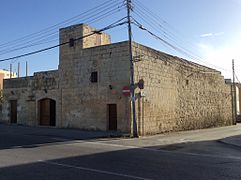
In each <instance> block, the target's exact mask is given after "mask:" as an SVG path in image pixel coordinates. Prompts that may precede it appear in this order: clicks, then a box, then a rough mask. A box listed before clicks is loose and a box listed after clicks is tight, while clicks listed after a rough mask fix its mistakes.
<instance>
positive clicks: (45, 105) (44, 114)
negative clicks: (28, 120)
mask: <svg viewBox="0 0 241 180" xmlns="http://www.w3.org/2000/svg"><path fill="white" fill-rule="evenodd" d="M39 124H40V125H43V126H55V125H56V102H55V100H53V99H49V98H45V99H41V100H39Z"/></svg>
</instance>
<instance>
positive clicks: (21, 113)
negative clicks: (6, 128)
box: [2, 71, 61, 127]
mask: <svg viewBox="0 0 241 180" xmlns="http://www.w3.org/2000/svg"><path fill="white" fill-rule="evenodd" d="M58 86H59V78H58V71H46V72H38V73H35V74H34V76H31V77H25V78H15V79H6V80H4V94H3V95H4V105H3V111H2V112H3V117H2V121H3V122H8V123H9V122H10V101H11V100H17V123H18V124H23V125H31V126H37V125H39V100H41V99H44V98H50V99H53V100H55V101H56V120H57V122H56V124H57V126H59V127H60V120H61V113H60V110H61V107H60V105H61V101H60V98H59V96H60V95H59V94H60V91H59V89H58Z"/></svg>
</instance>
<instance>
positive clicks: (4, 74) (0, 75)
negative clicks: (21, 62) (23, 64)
mask: <svg viewBox="0 0 241 180" xmlns="http://www.w3.org/2000/svg"><path fill="white" fill-rule="evenodd" d="M10 77H11V78H16V77H17V73H15V72H10V71H8V70H6V69H0V90H1V89H3V79H9V78H10Z"/></svg>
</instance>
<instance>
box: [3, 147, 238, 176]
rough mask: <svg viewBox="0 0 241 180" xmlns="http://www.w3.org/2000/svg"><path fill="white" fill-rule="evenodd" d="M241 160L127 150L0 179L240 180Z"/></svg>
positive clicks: (25, 167)
mask: <svg viewBox="0 0 241 180" xmlns="http://www.w3.org/2000/svg"><path fill="white" fill-rule="evenodd" d="M240 167H241V162H240V160H235V159H233V160H230V159H229V160H228V159H225V158H217V157H209V156H195V155H190V154H181V153H170V152H167V151H160V152H159V151H152V150H149V149H136V148H135V149H126V150H116V151H110V152H104V153H95V154H90V155H82V156H75V157H70V158H62V159H54V160H49V161H39V162H35V163H30V164H22V165H16V166H10V167H3V168H0V179H4V180H9V179H16V177H17V179H18V180H21V179H23V180H26V179H29V180H31V179H34V180H38V179H51V180H54V179H58V180H61V179H185V180H186V179H240V178H241V175H240Z"/></svg>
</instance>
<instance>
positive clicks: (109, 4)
mask: <svg viewBox="0 0 241 180" xmlns="http://www.w3.org/2000/svg"><path fill="white" fill-rule="evenodd" d="M112 1H113V0H107V1H105V2H103V3H101V4H99V5H97V6H96V7H94V8H91V9H88V10H87V11H84V12H83V13H80V14H78V15H75V16H73V17H71V18H69V19H66V20H64V21H62V22H59V23H57V24H54V25H52V26H50V27H47V28H44V29H42V30H40V31H38V32H35V33H31V34H29V35H26V36H23V37H21V38H18V39H15V40H11V41H8V42H5V43H2V44H0V48H1V47H2V46H6V45H9V44H13V43H16V42H19V41H21V42H22V41H23V40H26V39H30V38H33V37H36V36H39V35H42V34H43V33H47V32H50V31H52V30H53V29H56V28H59V27H60V26H63V25H65V24H68V23H72V22H73V21H75V20H77V19H79V18H80V17H82V18H83V16H84V17H86V16H91V17H92V16H93V13H97V12H99V10H103V9H105V8H108V9H111V8H113V7H116V6H117V5H121V3H120V2H117V3H116V1H115V2H112Z"/></svg>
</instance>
